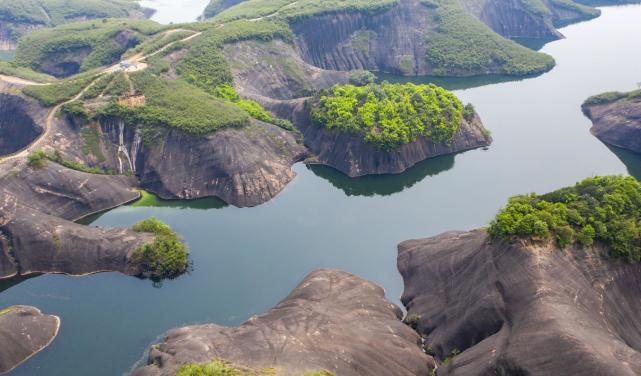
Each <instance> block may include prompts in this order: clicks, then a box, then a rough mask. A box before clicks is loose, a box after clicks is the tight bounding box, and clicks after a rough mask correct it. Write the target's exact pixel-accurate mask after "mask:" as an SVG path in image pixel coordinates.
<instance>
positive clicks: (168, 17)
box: [140, 0, 209, 24]
mask: <svg viewBox="0 0 641 376" xmlns="http://www.w3.org/2000/svg"><path fill="white" fill-rule="evenodd" d="M207 4H209V0H141V1H140V5H141V6H143V7H145V8H151V9H154V10H155V11H156V13H154V15H153V16H151V19H152V20H154V21H156V22H159V23H161V24H169V23H183V22H192V21H196V20H197V19H198V17H200V16H201V15H202V14H203V11H204V10H205V7H207Z"/></svg>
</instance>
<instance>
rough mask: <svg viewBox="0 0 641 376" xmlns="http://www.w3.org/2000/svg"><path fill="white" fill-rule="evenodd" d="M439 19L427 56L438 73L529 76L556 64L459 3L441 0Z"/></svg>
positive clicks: (430, 34) (429, 36) (427, 42)
mask: <svg viewBox="0 0 641 376" xmlns="http://www.w3.org/2000/svg"><path fill="white" fill-rule="evenodd" d="M435 22H436V24H437V25H438V27H437V29H436V31H434V32H430V33H428V34H427V36H426V59H427V63H428V64H429V66H430V67H431V68H432V74H433V75H435V76H466V75H475V74H479V73H485V72H487V73H489V72H492V73H498V74H506V75H529V74H537V73H542V72H545V71H548V70H550V69H552V68H553V67H554V64H555V63H554V59H553V58H552V57H551V56H549V55H546V54H542V53H539V52H534V51H532V50H530V49H528V48H526V47H523V46H521V45H519V44H517V43H516V42H513V41H511V40H508V39H505V38H503V37H501V36H500V35H498V34H496V33H495V32H493V31H492V30H490V29H489V28H488V27H487V26H486V25H485V24H484V23H482V22H481V21H480V20H478V19H477V18H475V17H473V16H472V15H471V14H469V13H468V12H467V11H466V10H464V9H463V8H462V7H461V6H460V5H459V4H458V3H454V2H445V1H439V6H438V8H436V20H435Z"/></svg>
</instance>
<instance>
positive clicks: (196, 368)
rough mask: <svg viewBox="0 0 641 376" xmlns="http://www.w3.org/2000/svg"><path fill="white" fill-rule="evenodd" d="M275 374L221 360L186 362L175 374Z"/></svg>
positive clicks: (314, 375)
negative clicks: (201, 362)
mask: <svg viewBox="0 0 641 376" xmlns="http://www.w3.org/2000/svg"><path fill="white" fill-rule="evenodd" d="M268 375H277V372H276V370H275V369H273V368H267V369H263V370H260V371H255V370H251V369H248V368H241V367H236V366H233V365H232V364H230V363H229V362H225V361H223V360H214V361H212V362H209V363H205V364H186V365H184V366H182V367H181V368H180V369H179V370H178V372H177V373H176V376H268ZM300 376H336V375H335V374H334V373H332V372H329V371H326V370H319V371H310V372H305V373H303V374H301V375H300Z"/></svg>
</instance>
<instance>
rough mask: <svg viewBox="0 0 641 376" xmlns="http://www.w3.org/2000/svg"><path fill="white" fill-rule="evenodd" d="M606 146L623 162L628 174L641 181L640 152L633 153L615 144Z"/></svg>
mask: <svg viewBox="0 0 641 376" xmlns="http://www.w3.org/2000/svg"><path fill="white" fill-rule="evenodd" d="M606 146H607V147H608V149H610V150H611V151H612V153H614V155H616V156H617V157H618V158H619V159H620V160H621V162H623V164H624V165H625V167H626V169H627V170H628V174H630V175H632V176H634V178H635V179H637V180H639V181H641V154H637V153H633V152H631V151H629V150H626V149H622V148H619V147H616V146H610V145H606Z"/></svg>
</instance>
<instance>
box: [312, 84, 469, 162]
mask: <svg viewBox="0 0 641 376" xmlns="http://www.w3.org/2000/svg"><path fill="white" fill-rule="evenodd" d="M313 106H314V107H313V109H312V119H313V121H314V123H315V124H316V125H318V126H324V127H327V128H328V129H335V130H337V131H340V132H345V133H356V134H362V135H363V139H364V140H365V142H368V143H372V144H375V145H376V146H378V147H380V148H381V149H385V150H390V149H393V148H395V147H398V146H400V145H403V144H407V143H410V142H413V141H416V140H417V138H418V137H419V136H423V137H425V138H427V139H429V140H431V141H433V142H434V143H439V142H449V141H451V140H452V137H453V136H454V135H455V134H456V133H457V132H458V131H459V129H460V126H461V121H462V118H463V105H462V104H461V101H460V100H459V99H458V98H457V97H456V96H455V95H454V94H452V93H450V92H449V91H447V90H445V89H443V88H441V87H438V86H436V85H432V84H430V85H414V84H411V83H407V84H391V83H387V82H384V83H383V84H381V85H376V84H370V85H367V86H361V87H358V86H353V85H337V86H335V87H333V88H332V89H330V90H329V91H323V92H321V94H320V96H319V97H318V98H317V100H316V101H315V102H314V105H313Z"/></svg>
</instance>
